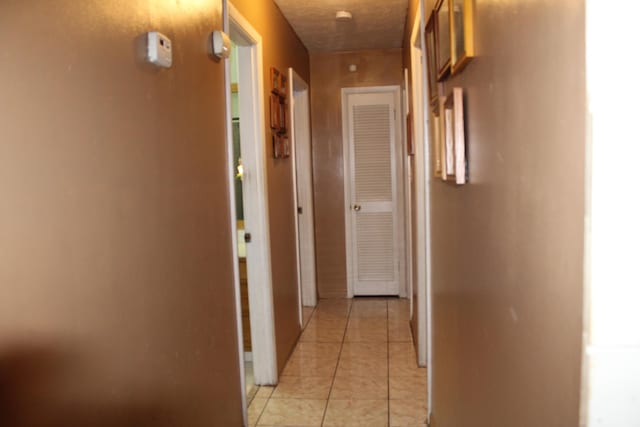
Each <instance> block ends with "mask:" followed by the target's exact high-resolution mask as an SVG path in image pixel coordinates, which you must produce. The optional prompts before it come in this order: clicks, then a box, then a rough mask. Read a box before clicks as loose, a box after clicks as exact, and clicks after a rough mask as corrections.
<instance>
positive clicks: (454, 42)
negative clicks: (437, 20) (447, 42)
mask: <svg viewBox="0 0 640 427" xmlns="http://www.w3.org/2000/svg"><path fill="white" fill-rule="evenodd" d="M450 1H451V19H450V21H451V73H452V74H457V73H459V72H460V71H462V70H463V69H464V67H466V66H467V64H468V63H469V61H471V59H472V58H473V56H474V54H475V46H474V31H475V29H474V14H475V12H474V0H450Z"/></svg>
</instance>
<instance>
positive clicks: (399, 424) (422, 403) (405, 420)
mask: <svg viewBox="0 0 640 427" xmlns="http://www.w3.org/2000/svg"><path fill="white" fill-rule="evenodd" d="M389 406H390V411H391V414H390V417H389V418H390V420H391V426H392V427H413V426H416V427H417V426H426V425H427V401H426V399H425V400H391V401H390V402H389Z"/></svg>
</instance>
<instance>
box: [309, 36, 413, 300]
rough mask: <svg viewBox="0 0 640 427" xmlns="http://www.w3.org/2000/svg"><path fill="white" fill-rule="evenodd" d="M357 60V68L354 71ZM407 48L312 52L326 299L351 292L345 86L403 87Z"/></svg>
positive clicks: (319, 250) (320, 263) (321, 290)
mask: <svg viewBox="0 0 640 427" xmlns="http://www.w3.org/2000/svg"><path fill="white" fill-rule="evenodd" d="M350 64H356V65H357V66H358V71H357V72H355V73H351V72H349V65H350ZM402 80H403V75H402V50H400V49H392V50H376V51H354V52H340V53H318V54H313V55H311V121H312V139H313V143H312V151H313V180H314V197H315V200H314V205H315V220H316V261H317V274H318V294H319V296H320V297H321V298H345V297H346V296H347V266H346V263H345V260H346V254H345V216H344V215H345V213H344V181H343V180H344V171H343V155H342V150H343V142H342V98H341V89H342V88H344V87H362V86H384V85H401V84H402Z"/></svg>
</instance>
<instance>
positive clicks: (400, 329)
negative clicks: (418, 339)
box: [389, 324, 413, 342]
mask: <svg viewBox="0 0 640 427" xmlns="http://www.w3.org/2000/svg"><path fill="white" fill-rule="evenodd" d="M412 340H413V336H412V335H411V328H410V327H409V325H408V324H406V325H394V326H389V342H411V341H412Z"/></svg>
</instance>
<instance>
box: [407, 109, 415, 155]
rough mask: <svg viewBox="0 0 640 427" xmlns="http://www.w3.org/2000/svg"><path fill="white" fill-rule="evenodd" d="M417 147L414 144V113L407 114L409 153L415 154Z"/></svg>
mask: <svg viewBox="0 0 640 427" xmlns="http://www.w3.org/2000/svg"><path fill="white" fill-rule="evenodd" d="M415 154H416V153H415V147H414V145H413V115H412V114H411V113H408V114H407V155H408V156H413V155H415Z"/></svg>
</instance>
